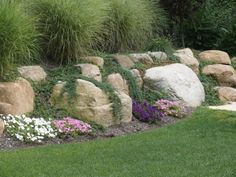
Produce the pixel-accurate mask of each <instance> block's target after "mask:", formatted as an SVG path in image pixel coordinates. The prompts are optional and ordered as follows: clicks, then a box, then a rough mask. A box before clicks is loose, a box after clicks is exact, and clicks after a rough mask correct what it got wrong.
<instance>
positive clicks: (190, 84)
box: [144, 64, 205, 107]
mask: <svg viewBox="0 0 236 177" xmlns="http://www.w3.org/2000/svg"><path fill="white" fill-rule="evenodd" d="M144 84H145V85H144V86H145V87H147V88H149V89H151V90H153V91H156V92H165V93H167V94H168V95H169V96H170V97H171V98H172V99H173V100H182V101H183V102H184V103H185V104H186V105H188V106H190V107H197V106H200V105H201V104H202V102H204V101H205V92H204V88H203V86H202V83H201V82H200V80H199V79H198V77H197V75H196V74H195V73H194V72H193V71H192V69H190V68H189V67H187V66H186V65H183V64H171V65H167V66H160V67H154V68H150V69H148V70H146V73H145V76H144Z"/></svg>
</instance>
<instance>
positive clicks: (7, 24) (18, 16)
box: [0, 0, 39, 81]
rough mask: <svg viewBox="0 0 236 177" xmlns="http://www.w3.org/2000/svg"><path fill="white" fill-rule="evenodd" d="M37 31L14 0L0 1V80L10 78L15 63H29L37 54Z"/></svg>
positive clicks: (30, 19)
mask: <svg viewBox="0 0 236 177" xmlns="http://www.w3.org/2000/svg"><path fill="white" fill-rule="evenodd" d="M37 37H38V33H37V32H36V31H35V29H34V23H33V19H32V18H31V17H29V16H28V15H27V14H26V13H25V11H24V8H23V7H22V5H21V4H19V3H17V2H16V1H14V0H11V1H9V0H1V1H0V80H1V81H5V80H8V79H9V78H10V79H12V72H14V68H15V67H16V65H17V64H26V63H30V62H31V61H32V60H33V59H36V58H37V56H38V51H39V47H38V43H37Z"/></svg>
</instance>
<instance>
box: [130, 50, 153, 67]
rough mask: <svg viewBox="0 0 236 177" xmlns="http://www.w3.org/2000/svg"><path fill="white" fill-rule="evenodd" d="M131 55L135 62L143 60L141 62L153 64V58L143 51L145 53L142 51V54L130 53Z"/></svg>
mask: <svg viewBox="0 0 236 177" xmlns="http://www.w3.org/2000/svg"><path fill="white" fill-rule="evenodd" d="M129 57H130V58H131V60H133V62H135V63H136V62H141V63H144V64H148V65H152V64H153V60H152V58H151V57H150V56H149V55H148V54H146V53H143V54H141V53H140V54H130V55H129Z"/></svg>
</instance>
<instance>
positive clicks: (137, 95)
mask: <svg viewBox="0 0 236 177" xmlns="http://www.w3.org/2000/svg"><path fill="white" fill-rule="evenodd" d="M110 73H119V74H120V75H121V76H122V77H123V78H124V79H125V80H126V81H127V82H128V86H129V94H130V96H131V98H133V99H135V100H138V101H141V100H142V92H141V90H140V88H139V87H138V85H137V80H136V78H135V77H134V76H133V75H132V73H131V72H130V71H129V70H127V69H124V68H122V67H113V68H111V69H110Z"/></svg>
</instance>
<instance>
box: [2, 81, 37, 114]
mask: <svg viewBox="0 0 236 177" xmlns="http://www.w3.org/2000/svg"><path fill="white" fill-rule="evenodd" d="M33 109H34V91H33V88H32V87H31V85H30V83H29V82H28V81H27V80H25V79H23V78H19V79H18V80H17V81H15V82H1V83H0V114H5V115H7V114H12V115H21V114H25V113H28V112H31V111H33Z"/></svg>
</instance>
